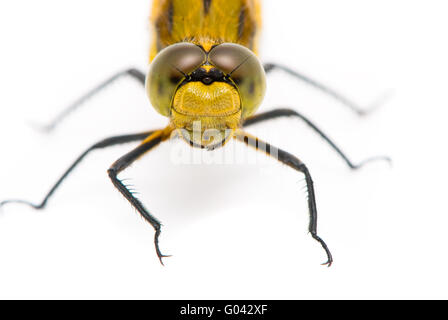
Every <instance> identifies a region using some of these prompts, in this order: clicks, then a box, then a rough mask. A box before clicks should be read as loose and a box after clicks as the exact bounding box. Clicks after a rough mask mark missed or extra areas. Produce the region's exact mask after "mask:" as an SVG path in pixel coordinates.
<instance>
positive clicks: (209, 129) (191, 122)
mask: <svg viewBox="0 0 448 320" xmlns="http://www.w3.org/2000/svg"><path fill="white" fill-rule="evenodd" d="M150 20H151V24H150V25H151V36H152V39H151V40H152V43H151V48H150V52H149V68H148V69H149V70H148V71H147V72H144V71H141V70H138V69H136V68H129V69H126V70H124V71H121V72H118V73H116V74H114V75H113V76H112V77H110V78H108V79H107V80H105V81H104V82H102V83H100V84H99V85H98V86H96V87H95V88H93V89H92V90H90V91H89V92H87V93H86V94H85V95H83V96H82V97H81V98H79V99H78V100H77V101H75V102H74V103H72V104H71V105H69V106H68V107H67V108H66V109H64V110H63V111H62V112H61V113H60V114H59V115H58V116H57V117H56V118H55V119H54V120H53V121H51V122H50V123H49V124H48V125H46V126H45V129H46V130H47V131H52V130H54V129H55V128H56V126H57V125H59V124H60V123H61V122H62V121H63V120H64V119H65V118H66V117H67V116H68V115H70V114H71V113H72V112H73V111H74V110H75V109H77V108H78V107H79V106H80V105H82V104H84V102H86V101H87V100H89V99H91V98H93V97H94V96H95V95H96V94H98V93H99V92H100V91H102V90H103V89H105V88H106V87H108V86H109V85H110V84H112V83H113V82H116V81H117V80H119V79H121V78H131V79H134V80H136V81H137V82H138V83H140V84H141V85H142V86H143V88H144V89H145V90H146V93H147V95H148V97H149V101H150V103H151V105H152V107H153V108H154V109H155V110H156V111H157V112H158V113H160V114H161V115H163V116H165V117H166V118H167V120H168V121H167V122H168V124H167V125H166V126H164V127H162V128H160V129H155V130H148V131H146V132H139V133H135V134H126V135H119V136H113V137H109V138H106V139H103V140H101V141H99V142H97V143H95V144H93V145H92V146H91V147H90V148H88V149H87V150H85V151H84V152H83V153H82V154H81V155H80V156H79V157H78V158H77V159H76V160H75V161H74V162H73V163H72V164H71V166H70V167H69V168H68V169H67V170H66V171H65V173H64V174H63V175H62V176H61V177H60V178H59V179H58V180H57V181H56V183H55V184H54V185H53V186H52V187H51V189H50V191H49V192H48V193H47V194H46V195H45V197H44V199H43V200H42V201H41V202H40V203H33V202H30V201H26V200H18V199H13V200H5V201H3V202H1V203H0V207H3V206H4V205H6V204H11V203H18V204H25V205H28V206H30V207H32V208H34V209H37V210H40V209H44V208H45V207H46V206H47V204H48V201H49V200H50V198H51V197H52V196H53V195H54V193H55V192H56V190H58V189H59V187H60V186H61V184H62V183H63V181H64V180H65V179H66V178H67V177H68V176H69V175H70V174H71V173H72V172H73V170H74V169H75V168H76V167H77V166H78V165H79V164H80V163H81V162H82V161H83V160H84V158H85V157H86V156H87V155H88V154H90V153H91V152H93V151H95V150H98V149H104V148H107V147H111V146H115V145H119V144H128V143H131V142H134V143H135V142H139V145H138V146H137V147H135V148H134V149H132V150H130V152H128V153H126V154H125V155H123V156H122V157H120V158H119V159H118V160H116V161H115V162H114V163H113V164H112V165H111V166H110V168H109V169H108V171H107V172H108V176H109V178H110V180H111V182H112V184H113V185H114V186H115V187H116V189H117V190H118V191H119V192H120V193H121V194H122V195H123V196H124V198H125V199H127V200H128V201H129V203H130V204H131V205H132V206H133V207H134V208H135V209H136V210H137V211H138V212H139V213H140V214H141V216H142V217H143V218H144V219H145V220H146V221H147V222H148V223H149V224H150V225H151V226H152V227H153V228H154V230H155V233H154V245H155V251H156V254H157V257H158V258H159V260H160V262H161V263H162V265H163V258H166V257H168V256H167V255H164V254H163V253H162V252H161V250H160V246H159V237H160V234H161V223H160V221H159V220H158V219H157V218H156V216H155V215H154V214H153V213H152V212H150V211H149V210H148V209H147V208H146V207H145V205H144V204H143V202H142V201H141V200H139V199H138V198H137V197H136V196H135V194H134V193H133V191H132V190H131V189H130V188H129V187H128V186H126V184H125V183H124V182H123V180H120V178H119V174H120V173H122V172H123V171H124V170H125V169H126V168H128V167H129V166H130V165H131V164H132V163H134V162H135V161H136V160H137V159H139V158H140V157H142V156H143V155H145V154H147V153H148V152H149V151H150V150H153V149H154V148H156V147H157V146H159V145H160V144H162V143H165V142H166V141H168V140H169V139H170V137H171V136H173V134H175V135H177V136H179V137H181V138H182V139H183V140H185V141H186V142H187V143H188V144H189V145H190V146H191V147H193V148H202V149H207V150H214V149H217V148H219V147H223V146H225V144H226V143H227V142H228V141H230V140H232V139H233V140H236V141H239V142H241V143H243V144H245V145H247V146H248V147H251V148H254V149H255V150H258V151H262V152H265V153H266V154H268V155H269V156H272V157H274V158H275V159H276V160H278V161H279V162H280V163H283V164H285V165H286V166H288V167H290V168H292V169H293V170H295V171H298V172H300V173H302V174H303V175H304V177H305V181H306V189H307V193H308V198H307V201H308V211H309V227H308V229H309V232H310V235H311V237H312V238H314V239H315V240H316V241H317V242H318V243H319V244H320V246H321V247H322V248H323V250H324V251H325V254H326V262H325V263H323V265H327V266H331V264H332V263H333V257H332V254H331V251H330V249H329V248H328V246H327V244H326V242H325V241H324V240H323V239H322V238H321V237H320V235H319V234H318V232H317V205H316V196H315V189H314V184H313V180H312V177H311V174H310V171H309V169H308V167H307V166H306V165H305V164H304V163H303V162H302V161H301V160H300V159H299V158H298V157H296V156H295V155H293V154H291V153H289V152H287V151H285V150H282V149H280V148H277V147H275V146H274V145H272V144H269V143H268V142H265V141H263V140H261V139H259V138H258V137H256V136H253V135H251V134H249V133H247V132H246V131H245V129H246V128H248V127H250V126H253V125H255V124H258V123H262V122H265V121H268V120H272V119H278V118H283V117H284V118H297V119H300V120H301V121H303V122H304V123H305V124H306V125H307V126H308V127H309V128H310V129H311V130H313V131H314V132H315V133H316V134H317V135H319V136H320V137H321V138H323V140H324V141H325V142H326V143H327V144H328V145H329V146H330V147H331V148H332V149H333V150H334V151H335V152H336V153H337V154H338V155H339V156H340V157H341V158H342V160H343V161H345V163H346V164H347V165H348V167H349V168H351V169H353V170H355V169H359V168H360V167H362V166H363V165H365V164H366V163H368V162H371V161H376V160H389V159H388V158H386V157H373V158H369V159H367V160H365V161H363V162H361V163H354V162H352V161H351V160H350V159H349V157H348V156H347V155H346V154H345V153H344V152H343V151H342V150H341V149H340V148H339V147H338V146H337V145H336V143H335V142H333V140H331V139H330V138H329V137H328V135H326V134H325V133H324V132H323V131H322V130H321V129H320V128H319V127H318V126H317V125H315V124H314V123H313V122H312V121H311V120H310V119H308V118H307V117H305V116H304V115H303V114H301V113H299V112H298V111H296V110H294V109H292V108H281V109H273V110H270V111H266V112H263V113H257V109H258V108H259V106H260V105H261V104H262V102H263V98H264V95H265V91H266V85H267V80H266V76H267V75H269V74H271V73H273V72H274V71H276V70H277V71H281V72H284V73H286V74H287V75H289V76H291V77H292V78H296V79H298V80H300V81H303V82H305V83H307V84H308V85H310V86H312V87H314V88H316V89H318V90H320V91H321V92H323V93H324V94H327V95H329V96H331V97H332V98H334V99H336V100H337V101H339V102H340V103H341V104H342V105H345V106H347V107H348V108H350V109H351V110H352V111H353V112H355V113H357V114H359V115H364V114H366V113H367V112H368V110H367V109H364V108H361V107H359V106H358V105H357V104H356V103H354V102H352V101H351V100H350V99H348V98H346V97H345V96H344V95H342V94H340V93H338V92H336V91H335V90H333V89H331V88H329V87H328V86H325V85H323V84H322V83H320V82H318V81H316V80H313V79H312V78H310V77H308V76H306V75H304V74H302V73H300V72H298V71H295V70H293V69H291V68H290V67H288V66H285V65H281V64H277V63H262V62H261V60H260V58H259V38H260V34H261V30H262V3H261V0H154V1H153V3H152V13H151V18H150Z"/></svg>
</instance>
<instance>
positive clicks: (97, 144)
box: [0, 131, 152, 210]
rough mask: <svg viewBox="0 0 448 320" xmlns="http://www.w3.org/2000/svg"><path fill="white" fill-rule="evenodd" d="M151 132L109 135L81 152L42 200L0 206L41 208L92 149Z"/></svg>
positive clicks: (1, 203)
mask: <svg viewBox="0 0 448 320" xmlns="http://www.w3.org/2000/svg"><path fill="white" fill-rule="evenodd" d="M151 133H152V131H149V132H144V133H138V134H129V135H123V136H116V137H111V138H107V139H104V140H102V141H100V142H98V143H96V144H94V145H93V146H91V147H90V148H89V149H87V150H86V151H85V152H84V153H83V154H81V155H80V156H79V157H78V159H76V161H75V162H73V164H72V165H71V166H70V168H68V169H67V170H66V171H65V173H64V174H63V175H62V177H60V178H59V180H58V181H57V182H56V183H55V184H54V186H53V187H52V188H51V189H50V191H49V192H48V193H47V195H46V196H45V198H44V200H42V202H41V203H39V204H34V203H32V202H29V201H25V200H6V201H3V202H0V208H1V207H2V206H4V205H5V204H9V203H21V204H26V205H28V206H30V207H32V208H34V209H38V210H39V209H43V208H45V206H46V205H47V202H48V200H49V199H50V197H51V196H52V195H53V194H54V192H55V191H56V190H57V189H58V188H59V186H60V185H61V183H62V182H63V181H64V180H65V178H67V176H68V175H69V174H70V173H71V172H72V171H73V170H74V169H75V168H76V166H78V164H80V163H81V161H82V160H83V159H84V158H85V157H86V156H87V155H88V154H89V153H90V152H91V151H93V150H97V149H103V148H106V147H111V146H115V145H118V144H123V143H129V142H134V141H142V140H143V139H145V138H146V137H148V136H149V135H150V134H151Z"/></svg>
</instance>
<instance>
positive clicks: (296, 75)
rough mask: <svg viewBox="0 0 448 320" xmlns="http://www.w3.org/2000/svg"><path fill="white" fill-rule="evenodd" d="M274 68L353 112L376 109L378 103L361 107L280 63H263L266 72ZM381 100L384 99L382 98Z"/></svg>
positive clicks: (364, 113)
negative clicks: (364, 107) (365, 107)
mask: <svg viewBox="0 0 448 320" xmlns="http://www.w3.org/2000/svg"><path fill="white" fill-rule="evenodd" d="M276 69H277V70H281V71H283V72H286V73H287V74H289V75H290V76H292V77H294V78H296V79H298V80H300V81H303V82H305V83H307V84H308V85H310V86H312V87H314V88H316V89H318V90H320V91H321V92H323V93H325V94H326V95H328V96H330V97H332V98H334V99H335V100H337V101H339V102H340V103H342V104H343V105H345V106H347V107H348V108H350V109H351V110H352V111H353V112H355V113H356V114H358V115H359V116H364V115H367V114H369V113H370V112H372V111H373V110H374V109H376V107H377V106H378V103H376V104H375V105H373V106H370V107H369V108H367V109H363V108H361V107H360V106H358V105H357V104H356V103H354V102H353V101H351V100H350V99H348V98H347V97H346V96H344V95H342V94H341V93H339V92H337V91H335V90H333V89H331V88H330V87H327V86H326V85H324V84H322V83H320V82H317V81H316V80H313V79H311V78H310V77H308V76H306V75H304V74H303V73H299V72H297V71H295V70H293V69H291V68H289V67H287V66H284V65H280V64H275V63H265V64H264V70H265V71H266V73H270V72H272V71H274V70H276ZM382 100H384V98H383V99H382Z"/></svg>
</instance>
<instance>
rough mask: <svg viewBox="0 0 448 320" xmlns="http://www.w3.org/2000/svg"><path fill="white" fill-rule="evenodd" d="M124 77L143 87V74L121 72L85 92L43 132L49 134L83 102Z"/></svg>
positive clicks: (134, 70) (129, 70) (133, 70)
mask: <svg viewBox="0 0 448 320" xmlns="http://www.w3.org/2000/svg"><path fill="white" fill-rule="evenodd" d="M125 76H130V77H132V78H134V79H135V80H137V81H138V82H139V83H140V84H142V85H143V86H144V85H145V74H144V73H143V72H141V71H139V70H137V69H128V70H125V71H121V72H119V73H117V74H115V75H113V76H112V77H110V78H109V79H107V80H106V81H104V82H102V83H101V84H99V85H98V86H96V87H95V88H93V89H92V90H90V91H89V92H87V93H86V94H85V95H83V96H82V97H81V98H79V99H78V100H76V101H74V102H73V103H72V104H71V105H69V106H68V107H67V108H66V109H64V110H63V111H62V112H61V113H60V114H59V115H58V116H57V117H56V118H55V119H54V120H53V121H51V122H50V123H49V124H47V125H45V126H43V127H42V129H43V130H44V131H47V132H50V131H52V130H53V129H55V128H56V126H57V125H58V124H59V123H60V122H61V121H63V120H64V119H65V118H66V117H67V116H68V115H69V114H70V113H72V112H73V111H74V110H75V109H77V108H78V107H79V106H80V105H82V104H83V103H84V102H86V101H87V100H89V99H90V98H92V97H93V96H95V95H96V94H97V93H99V92H101V91H102V90H103V89H105V88H106V87H108V86H109V85H110V84H112V83H113V82H115V81H117V80H118V79H121V78H123V77H125Z"/></svg>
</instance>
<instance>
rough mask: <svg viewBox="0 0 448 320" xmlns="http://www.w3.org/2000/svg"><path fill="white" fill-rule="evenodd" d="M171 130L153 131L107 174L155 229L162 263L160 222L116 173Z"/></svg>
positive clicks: (163, 138)
mask: <svg viewBox="0 0 448 320" xmlns="http://www.w3.org/2000/svg"><path fill="white" fill-rule="evenodd" d="M171 132H172V129H170V128H167V129H165V130H159V131H156V132H154V133H153V134H152V135H150V136H149V137H148V138H146V139H145V141H143V143H142V144H141V145H140V146H138V147H137V148H136V149H134V150H132V151H131V152H129V153H127V154H126V155H124V156H123V157H121V158H120V159H118V160H117V161H116V162H115V163H114V164H113V165H112V166H111V167H110V169H109V170H108V174H109V177H110V179H111V180H112V183H113V185H114V186H115V187H116V188H117V189H118V191H120V193H121V194H122V195H123V196H124V197H125V198H126V200H128V201H129V202H130V203H131V205H132V206H133V207H134V208H135V209H136V210H137V211H138V212H139V213H140V214H141V215H142V217H143V218H144V219H145V220H146V221H147V222H149V223H150V224H151V226H152V227H153V228H154V230H155V236H154V245H155V248H156V253H157V256H158V257H159V260H160V263H162V265H163V261H162V258H165V257H167V256H165V255H163V254H162V252H161V251H160V248H159V236H160V232H161V226H162V225H161V223H160V222H159V220H157V219H156V218H155V217H154V216H153V215H152V214H151V213H150V212H149V211H148V210H147V209H146V208H145V207H144V205H143V204H142V203H141V201H140V200H138V199H137V198H136V197H135V196H134V195H133V194H132V192H131V191H129V189H128V188H127V187H126V186H125V185H124V184H123V182H122V181H121V180H120V179H118V177H117V176H118V174H119V173H120V172H121V171H123V170H125V169H126V168H127V167H129V166H130V165H131V164H132V163H133V162H134V161H135V160H137V159H138V158H140V157H141V156H142V155H143V154H145V153H146V152H148V151H149V150H151V149H153V148H154V147H156V146H157V145H159V144H160V143H161V142H162V141H164V140H166V139H167V138H169V134H170V133H171Z"/></svg>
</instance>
